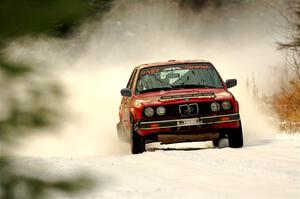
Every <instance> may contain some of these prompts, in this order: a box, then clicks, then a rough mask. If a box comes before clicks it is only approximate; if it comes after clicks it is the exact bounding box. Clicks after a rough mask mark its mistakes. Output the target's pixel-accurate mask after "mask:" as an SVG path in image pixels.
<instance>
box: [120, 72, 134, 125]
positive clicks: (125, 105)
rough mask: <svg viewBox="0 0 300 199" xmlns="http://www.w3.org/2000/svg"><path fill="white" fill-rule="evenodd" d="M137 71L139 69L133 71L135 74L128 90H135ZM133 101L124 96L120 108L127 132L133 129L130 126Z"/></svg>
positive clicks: (128, 84) (130, 79)
mask: <svg viewBox="0 0 300 199" xmlns="http://www.w3.org/2000/svg"><path fill="white" fill-rule="evenodd" d="M136 71H137V69H134V70H133V72H132V74H131V76H130V78H129V81H128V83H127V86H126V88H129V89H133V84H134V79H135V75H136ZM131 99H132V97H126V96H123V97H122V101H121V106H120V120H121V122H122V124H123V127H124V128H125V129H126V130H130V128H131V125H130V108H131V107H130V100H131Z"/></svg>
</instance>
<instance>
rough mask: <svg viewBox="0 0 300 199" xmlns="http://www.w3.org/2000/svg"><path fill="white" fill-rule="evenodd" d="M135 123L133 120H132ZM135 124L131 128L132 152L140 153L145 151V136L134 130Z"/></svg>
mask: <svg viewBox="0 0 300 199" xmlns="http://www.w3.org/2000/svg"><path fill="white" fill-rule="evenodd" d="M132 124H133V122H132ZM133 126H134V125H132V129H131V133H130V134H131V139H130V145H131V153H132V154H139V153H143V152H144V151H145V138H144V137H143V136H141V135H140V134H138V133H137V132H136V131H134V127H133Z"/></svg>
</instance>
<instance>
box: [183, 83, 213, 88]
mask: <svg viewBox="0 0 300 199" xmlns="http://www.w3.org/2000/svg"><path fill="white" fill-rule="evenodd" d="M180 86H181V87H182V88H217V87H216V86H212V85H206V84H183V85H180Z"/></svg>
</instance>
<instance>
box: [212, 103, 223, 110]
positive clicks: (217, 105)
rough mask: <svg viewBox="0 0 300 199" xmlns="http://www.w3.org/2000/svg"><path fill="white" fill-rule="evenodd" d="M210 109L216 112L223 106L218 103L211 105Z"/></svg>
mask: <svg viewBox="0 0 300 199" xmlns="http://www.w3.org/2000/svg"><path fill="white" fill-rule="evenodd" d="M210 108H211V110H212V111H214V112H216V111H219V110H220V108H221V106H220V104H219V103H218V102H213V103H211V105H210Z"/></svg>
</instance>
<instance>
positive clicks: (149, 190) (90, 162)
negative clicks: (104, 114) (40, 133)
mask: <svg viewBox="0 0 300 199" xmlns="http://www.w3.org/2000/svg"><path fill="white" fill-rule="evenodd" d="M299 137H300V136H299V135H297V136H285V135H281V136H277V137H276V138H275V139H273V140H264V141H261V142H257V144H253V145H248V146H246V147H244V148H242V149H230V148H220V149H216V148H212V147H211V145H210V143H205V144H204V146H206V147H203V144H202V145H199V146H201V147H199V146H198V147H197V145H195V144H186V145H169V146H168V150H162V149H155V148H156V147H153V146H150V151H149V152H146V153H143V154H141V155H126V156H115V157H86V158H44V159H42V158H21V159H20V160H19V163H20V164H21V165H22V164H26V165H27V166H28V165H35V166H38V165H39V164H40V165H44V164H46V165H47V166H48V167H49V168H50V167H52V169H54V171H55V172H58V173H61V174H66V173H70V172H73V171H76V170H77V169H78V168H80V169H84V170H87V171H89V172H90V173H91V174H92V175H93V176H94V177H96V178H97V179H98V181H99V183H98V187H96V188H95V189H94V190H93V191H91V192H89V193H88V194H86V195H80V196H78V195H77V196H71V197H70V196H61V195H60V196H59V198H96V199H98V198H111V199H117V198H134V199H140V198H220V199H222V198H228V199H234V198H251V199H252V198H272V199H276V198H285V199H287V198H295V199H296V198H300V139H299ZM170 147H171V148H170ZM160 148H162V147H160ZM186 148H190V149H194V150H186ZM52 171H53V170H52Z"/></svg>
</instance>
